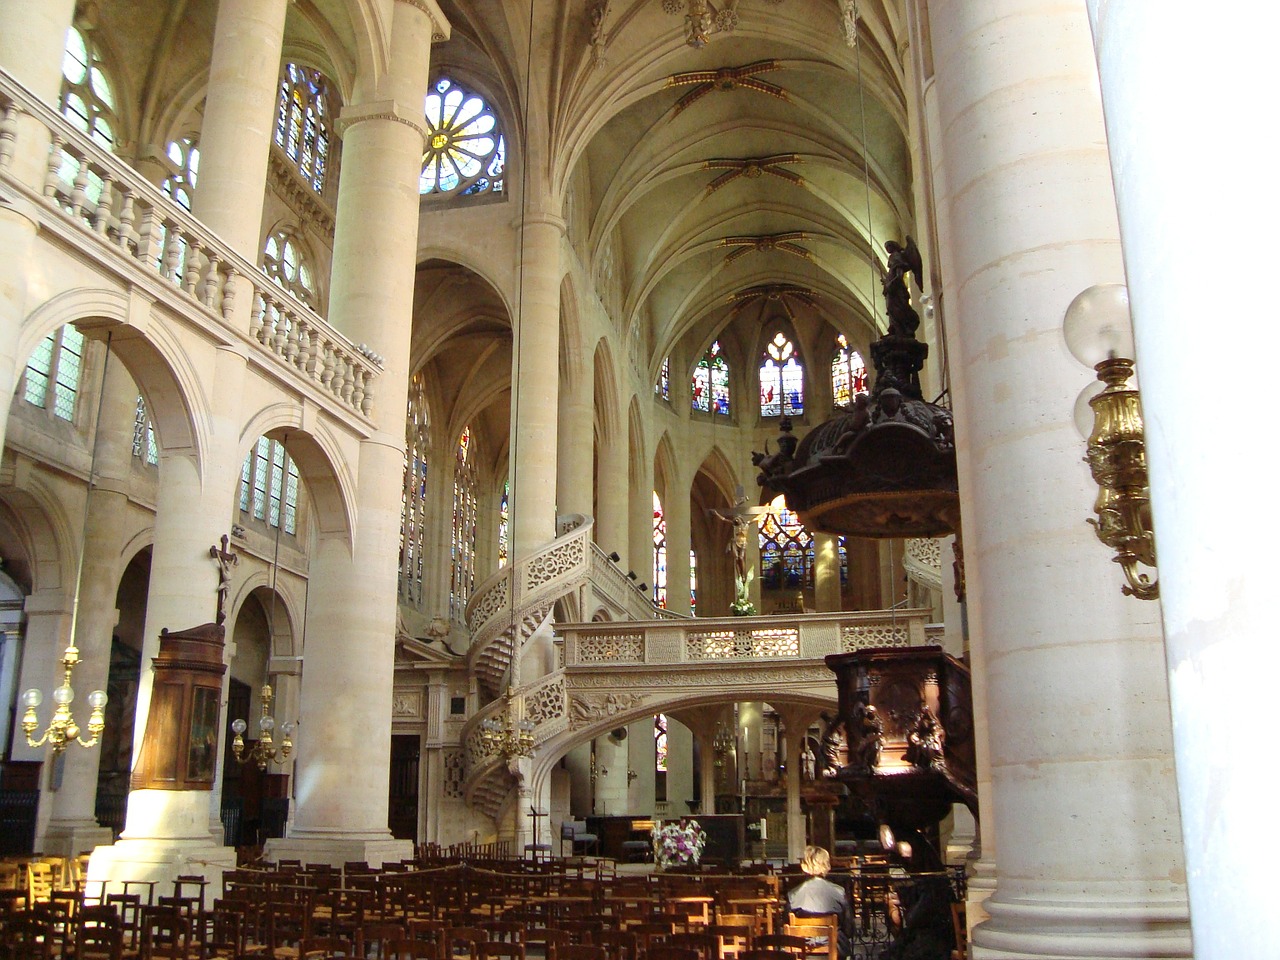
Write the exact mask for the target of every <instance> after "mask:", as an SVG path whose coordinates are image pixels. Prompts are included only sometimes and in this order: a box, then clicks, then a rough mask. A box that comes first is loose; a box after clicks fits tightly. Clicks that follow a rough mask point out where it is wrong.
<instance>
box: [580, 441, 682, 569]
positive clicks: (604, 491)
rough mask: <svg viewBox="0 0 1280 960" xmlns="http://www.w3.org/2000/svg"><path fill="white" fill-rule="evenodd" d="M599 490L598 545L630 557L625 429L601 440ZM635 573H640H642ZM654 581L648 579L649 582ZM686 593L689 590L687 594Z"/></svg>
mask: <svg viewBox="0 0 1280 960" xmlns="http://www.w3.org/2000/svg"><path fill="white" fill-rule="evenodd" d="M597 469H598V476H597V487H596V489H597V490H598V491H599V493H598V497H599V504H598V509H599V511H600V515H599V516H598V517H597V518H596V543H598V544H600V546H601V547H602V548H604V550H605V552H606V553H608V552H610V551H614V550H616V551H617V552H618V553H619V554H620V555H622V556H624V557H625V556H627V555H628V552H629V551H628V549H627V536H628V529H627V506H628V504H629V502H630V498H629V493H630V483H629V481H630V477H629V475H628V470H627V437H626V433H625V428H624V427H620V426H618V425H616V424H615V425H614V426H613V428H612V433H611V434H609V435H607V436H604V437H602V438H601V441H600V462H599V465H598V468H597ZM636 573H640V571H639V570H637V571H636ZM651 579H652V578H646V582H649V581H650V580H651ZM686 592H687V591H686Z"/></svg>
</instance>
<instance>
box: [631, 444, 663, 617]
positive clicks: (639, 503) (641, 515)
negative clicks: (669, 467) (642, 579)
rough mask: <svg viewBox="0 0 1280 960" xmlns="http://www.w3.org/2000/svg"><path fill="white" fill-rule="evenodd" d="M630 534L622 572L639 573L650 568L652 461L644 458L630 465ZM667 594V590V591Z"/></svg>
mask: <svg viewBox="0 0 1280 960" xmlns="http://www.w3.org/2000/svg"><path fill="white" fill-rule="evenodd" d="M628 517H629V519H630V526H631V530H630V535H629V536H628V537H627V552H626V553H624V554H622V564H623V569H625V570H634V571H636V576H639V575H640V574H641V572H642V571H645V570H649V569H650V568H652V567H653V458H652V457H651V456H645V458H644V459H643V460H641V461H640V462H639V463H633V464H631V505H630V508H629V510H628ZM668 592H669V591H668Z"/></svg>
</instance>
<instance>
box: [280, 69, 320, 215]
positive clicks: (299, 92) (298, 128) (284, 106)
mask: <svg viewBox="0 0 1280 960" xmlns="http://www.w3.org/2000/svg"><path fill="white" fill-rule="evenodd" d="M329 88H330V84H329V80H328V78H326V77H325V75H324V74H323V73H321V72H320V71H319V70H311V69H309V68H307V67H301V66H299V65H298V64H296V63H286V64H285V65H284V66H283V68H282V69H281V71H280V95H279V98H278V101H277V105H276V146H278V147H279V148H280V149H281V150H283V151H284V153H285V156H287V157H288V158H289V159H290V160H291V161H293V164H294V166H296V167H297V168H298V172H299V173H300V174H302V179H303V180H305V181H307V183H308V184H310V185H311V189H313V190H314V191H315V192H316V193H324V187H325V181H326V176H327V174H328V172H329V147H330V143H331V142H332V138H333V107H334V104H333V103H332V102H331V98H330V93H329Z"/></svg>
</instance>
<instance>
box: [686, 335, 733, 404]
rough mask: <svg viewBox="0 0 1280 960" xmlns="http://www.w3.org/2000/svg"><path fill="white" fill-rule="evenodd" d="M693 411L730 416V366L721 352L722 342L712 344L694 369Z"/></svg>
mask: <svg viewBox="0 0 1280 960" xmlns="http://www.w3.org/2000/svg"><path fill="white" fill-rule="evenodd" d="M692 389H693V409H695V410H700V411H701V412H703V413H718V414H720V415H721V416H725V417H727V416H728V415H729V364H728V361H726V360H725V358H724V354H723V353H722V352H721V350H720V341H719V340H717V341H716V342H715V343H713V344H711V348H710V349H709V350H708V351H707V352H706V353H705V354H703V357H702V359H701V360H699V361H698V365H697V366H696V367H694V368H693V385H692Z"/></svg>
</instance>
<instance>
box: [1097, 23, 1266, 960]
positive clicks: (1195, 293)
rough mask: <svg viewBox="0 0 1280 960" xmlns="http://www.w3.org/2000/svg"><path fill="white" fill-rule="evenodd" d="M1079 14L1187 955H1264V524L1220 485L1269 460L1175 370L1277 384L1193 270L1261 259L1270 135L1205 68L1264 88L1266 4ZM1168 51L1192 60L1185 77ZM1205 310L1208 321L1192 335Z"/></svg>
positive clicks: (1250, 398)
mask: <svg viewBox="0 0 1280 960" xmlns="http://www.w3.org/2000/svg"><path fill="white" fill-rule="evenodd" d="M1126 7H1129V9H1126ZM1088 8H1089V12H1090V15H1091V17H1092V18H1093V20H1094V45H1095V50H1096V54H1097V61H1098V66H1099V71H1100V73H1101V78H1102V102H1103V108H1104V110H1105V113H1106V125H1107V133H1108V137H1109V139H1110V144H1111V172H1112V176H1113V177H1114V181H1115V189H1116V199H1117V201H1118V212H1119V219H1120V235H1121V238H1122V240H1123V241H1124V253H1125V265H1126V267H1127V271H1128V278H1127V279H1128V287H1129V298H1130V309H1131V312H1132V315H1133V327H1134V333H1135V336H1136V339H1137V361H1138V369H1139V373H1140V377H1141V388H1142V405H1143V415H1144V418H1145V423H1146V442H1147V464H1148V467H1149V470H1150V481H1151V503H1152V508H1153V513H1154V516H1155V527H1156V540H1157V548H1158V556H1157V561H1158V564H1159V576H1158V579H1159V584H1160V607H1161V609H1162V612H1163V618H1164V630H1165V649H1166V655H1167V658H1168V668H1167V669H1168V679H1169V692H1170V698H1171V701H1172V714H1173V741H1174V749H1175V751H1176V758H1177V764H1176V767H1177V773H1178V788H1179V789H1178V793H1179V797H1180V799H1181V810H1182V831H1183V839H1184V845H1185V846H1184V849H1185V853H1186V858H1187V875H1188V878H1189V879H1188V884H1189V887H1190V900H1191V918H1192V934H1193V937H1194V945H1195V955H1196V956H1197V957H1203V958H1206V960H1218V958H1225V957H1249V956H1258V957H1261V956H1266V955H1267V954H1268V953H1271V952H1274V951H1275V936H1274V933H1273V931H1272V930H1270V929H1269V928H1270V924H1269V923H1267V922H1265V921H1264V922H1259V918H1264V917H1267V916H1269V911H1270V910H1271V905H1270V903H1269V902H1268V899H1267V897H1266V891H1267V890H1269V889H1270V888H1271V887H1272V881H1271V879H1270V878H1269V877H1268V876H1266V875H1265V872H1266V867H1267V865H1268V864H1269V863H1273V862H1275V855H1276V854H1277V853H1278V852H1280V850H1278V849H1277V841H1276V836H1275V832H1274V831H1272V830H1269V829H1264V830H1258V829H1257V824H1259V823H1269V822H1271V820H1272V813H1271V810H1270V806H1271V805H1270V804H1269V803H1268V797H1269V795H1270V792H1271V783H1272V780H1273V776H1272V762H1271V760H1270V757H1268V756H1266V755H1265V754H1264V755H1262V756H1259V754H1258V752H1257V750H1256V746H1257V744H1258V743H1259V734H1262V737H1263V738H1264V739H1265V734H1263V733H1262V732H1263V731H1266V730H1269V729H1270V726H1271V722H1272V717H1273V714H1274V707H1273V705H1272V703H1271V702H1270V698H1269V696H1268V695H1266V694H1262V695H1258V693H1257V692H1256V691H1253V690H1250V689H1249V683H1248V680H1247V679H1246V678H1247V677H1248V676H1249V675H1250V673H1252V672H1255V671H1257V670H1258V669H1259V667H1260V666H1261V665H1263V664H1266V663H1269V662H1270V660H1271V658H1272V656H1273V655H1274V653H1273V651H1274V645H1273V644H1272V643H1271V642H1270V641H1271V638H1272V637H1274V634H1275V630H1274V625H1273V624H1272V623H1271V622H1270V621H1271V619H1272V618H1271V617H1270V610H1271V608H1272V603H1271V602H1270V598H1271V596H1272V594H1273V592H1274V583H1273V578H1271V577H1269V576H1267V570H1268V569H1269V568H1272V567H1273V566H1274V561H1273V560H1271V559H1270V557H1271V555H1272V554H1273V553H1274V550H1273V546H1272V542H1273V539H1274V538H1273V537H1272V536H1271V535H1270V532H1271V525H1270V524H1267V523H1264V524H1263V525H1262V526H1261V527H1260V526H1259V525H1258V518H1259V512H1258V507H1259V503H1258V501H1257V499H1256V497H1254V496H1252V495H1249V494H1245V495H1243V496H1241V495H1239V494H1238V493H1236V492H1235V491H1234V490H1233V486H1234V484H1235V483H1236V482H1237V478H1240V477H1259V478H1261V477H1266V476H1268V475H1269V472H1270V469H1271V467H1270V463H1271V459H1270V456H1269V455H1268V453H1267V446H1268V444H1267V443H1266V442H1265V441H1263V442H1261V443H1260V442H1259V439H1260V438H1259V434H1258V432H1257V430H1256V429H1252V428H1251V427H1250V425H1249V422H1248V420H1249V418H1247V417H1243V418H1241V417H1235V416H1229V415H1224V414H1225V411H1224V410H1223V408H1222V406H1221V405H1219V404H1215V403H1207V404H1204V405H1203V409H1196V407H1197V406H1199V405H1196V404H1190V405H1189V404H1187V402H1186V387H1187V384H1188V383H1190V382H1195V381H1191V380H1188V379H1186V378H1187V377H1189V376H1198V378H1199V381H1200V382H1201V383H1202V384H1205V381H1206V379H1209V380H1210V382H1211V383H1212V382H1214V381H1219V380H1220V381H1225V382H1226V383H1229V384H1230V386H1229V388H1228V389H1229V394H1227V395H1229V396H1230V398H1231V401H1230V402H1231V406H1232V408H1235V409H1241V410H1245V409H1250V408H1252V407H1253V405H1255V404H1258V403H1262V402H1265V399H1266V398H1267V397H1268V396H1269V395H1270V393H1271V390H1270V385H1271V381H1272V379H1273V377H1274V374H1273V372H1272V371H1271V369H1270V368H1271V367H1272V364H1271V358H1272V357H1273V356H1274V351H1275V350H1276V348H1277V346H1280V343H1278V340H1280V337H1277V329H1276V325H1275V324H1274V322H1272V318H1271V316H1270V311H1269V310H1267V309H1264V310H1261V311H1257V310H1252V309H1250V308H1248V307H1246V306H1244V305H1243V302H1242V303H1241V305H1240V306H1237V305H1236V303H1235V301H1236V300H1237V299H1240V300H1242V301H1243V298H1239V297H1238V296H1237V295H1236V294H1235V293H1234V291H1233V286H1232V285H1231V284H1230V283H1226V284H1219V283H1216V282H1206V278H1205V275H1204V268H1205V264H1206V261H1208V263H1209V265H1210V266H1211V267H1212V268H1214V269H1222V268H1223V267H1225V265H1226V262H1227V260H1228V255H1226V254H1225V253H1224V248H1225V247H1226V246H1228V245H1230V247H1231V248H1232V249H1233V251H1247V253H1245V254H1244V256H1243V260H1242V265H1243V266H1245V268H1246V270H1248V269H1249V268H1250V267H1253V266H1257V267H1260V268H1261V269H1263V270H1264V271H1265V270H1266V269H1267V267H1268V266H1269V265H1270V264H1271V263H1274V262H1275V252H1276V247H1277V240H1276V237H1275V235H1274V232H1273V230H1272V229H1271V224H1270V222H1269V221H1270V220H1271V217H1270V212H1271V211H1273V210H1275V209H1276V204H1277V199H1278V197H1277V194H1278V192H1280V191H1278V186H1277V182H1276V179H1275V177H1274V175H1272V174H1271V172H1270V163H1269V161H1268V156H1269V146H1270V138H1269V136H1268V135H1267V132H1266V125H1265V124H1259V123H1258V117H1257V115H1256V114H1255V113H1254V111H1253V110H1252V109H1251V104H1250V103H1249V102H1248V101H1249V98H1247V97H1245V98H1233V97H1222V96H1221V95H1220V94H1221V91H1220V90H1215V89H1214V87H1215V84H1213V83H1206V82H1205V80H1206V78H1209V77H1212V76H1214V70H1213V68H1214V67H1215V66H1216V68H1217V75H1218V76H1229V77H1230V78H1231V82H1232V85H1233V87H1235V86H1237V85H1238V88H1239V89H1242V90H1248V89H1264V87H1262V86H1259V85H1260V84H1270V83H1271V82H1272V81H1271V77H1272V76H1273V75H1274V65H1273V62H1274V52H1273V50H1272V49H1271V47H1270V44H1269V43H1268V39H1269V38H1270V37H1272V36H1274V28H1275V26H1276V15H1275V11H1274V9H1271V8H1268V9H1266V10H1265V11H1260V10H1257V9H1254V8H1252V7H1251V6H1248V5H1246V4H1244V3H1242V2H1240V0H1231V2H1228V3H1226V4H1225V5H1223V6H1221V7H1215V9H1214V11H1213V16H1212V17H1208V18H1204V19H1203V20H1202V19H1201V18H1191V19H1187V18H1179V17H1178V16H1177V14H1176V13H1175V12H1174V11H1172V10H1165V9H1156V8H1153V7H1149V6H1146V5H1143V4H1137V5H1127V4H1109V5H1108V4H1099V3H1097V2H1096V0H1089V3H1088ZM1168 44H1180V45H1191V44H1193V45H1194V49H1195V50H1197V51H1201V52H1202V54H1203V56H1199V55H1198V56H1197V58H1196V60H1197V65H1196V68H1195V69H1194V70H1188V69H1187V64H1186V63H1185V61H1183V62H1180V58H1178V57H1177V56H1176V54H1175V50H1176V49H1178V48H1171V47H1169V46H1167V45H1168ZM1181 49H1192V47H1190V46H1182V47H1181ZM1178 117H1195V118H1196V119H1195V122H1194V124H1193V128H1194V136H1193V137H1192V138H1191V139H1190V140H1189V141H1188V140H1184V142H1183V143H1182V145H1181V147H1180V148H1179V149H1178V150H1176V151H1173V152H1170V146H1171V145H1172V144H1173V143H1174V141H1175V130H1176V128H1177V126H1178V121H1177V118H1178ZM1224 152H1225V153H1227V154H1228V155H1229V157H1230V167H1231V175H1230V176H1229V177H1217V178H1215V183H1214V189H1213V191H1212V192H1211V195H1210V196H1209V197H1206V198H1204V199H1202V200H1201V201H1199V202H1195V203H1190V204H1188V203H1185V202H1184V203H1182V204H1179V206H1178V207H1174V206H1170V204H1172V203H1174V202H1175V201H1174V197H1175V195H1176V194H1175V190H1176V187H1177V185H1178V184H1179V183H1183V184H1185V183H1186V182H1187V181H1186V180H1185V178H1186V177H1187V176H1189V175H1191V174H1192V172H1193V171H1201V175H1203V171H1204V170H1205V169H1208V168H1207V167H1206V164H1210V163H1214V164H1216V165H1217V166H1218V167H1221V166H1222V162H1223V154H1224ZM1259 214H1262V215H1261V216H1259ZM1191 244H1196V245H1198V246H1199V255H1198V256H1195V255H1194V254H1193V249H1192V247H1191V246H1190V245H1191ZM1232 258H1233V259H1234V255H1232ZM1197 264H1198V266H1196V265H1197ZM1086 285H1087V284H1086ZM1205 317H1218V318H1221V319H1220V322H1218V323H1215V324H1211V325H1210V327H1209V328H1206V327H1205V324H1204V318H1205ZM1192 331H1195V333H1193V332H1192ZM1207 357H1208V358H1212V359H1219V358H1223V359H1225V358H1227V357H1229V359H1226V360H1225V363H1223V364H1222V365H1221V367H1219V365H1218V364H1212V365H1211V369H1213V371H1214V373H1217V374H1218V376H1217V377H1212V378H1206V374H1205V366H1204V363H1205V360H1206V358H1207ZM1197 358H1198V360H1199V364H1200V367H1199V369H1200V373H1199V374H1198V375H1197V374H1193V373H1192V371H1193V370H1194V369H1195V368H1196V360H1197ZM1086 376H1087V374H1086ZM1206 385H1207V384H1206ZM1264 483H1265V481H1264ZM1243 489H1249V488H1248V487H1245V488H1243ZM1243 489H1242V490H1241V492H1243ZM1112 576H1113V579H1114V577H1115V573H1114V572H1113V575H1112ZM1264 669H1265V668H1264Z"/></svg>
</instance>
